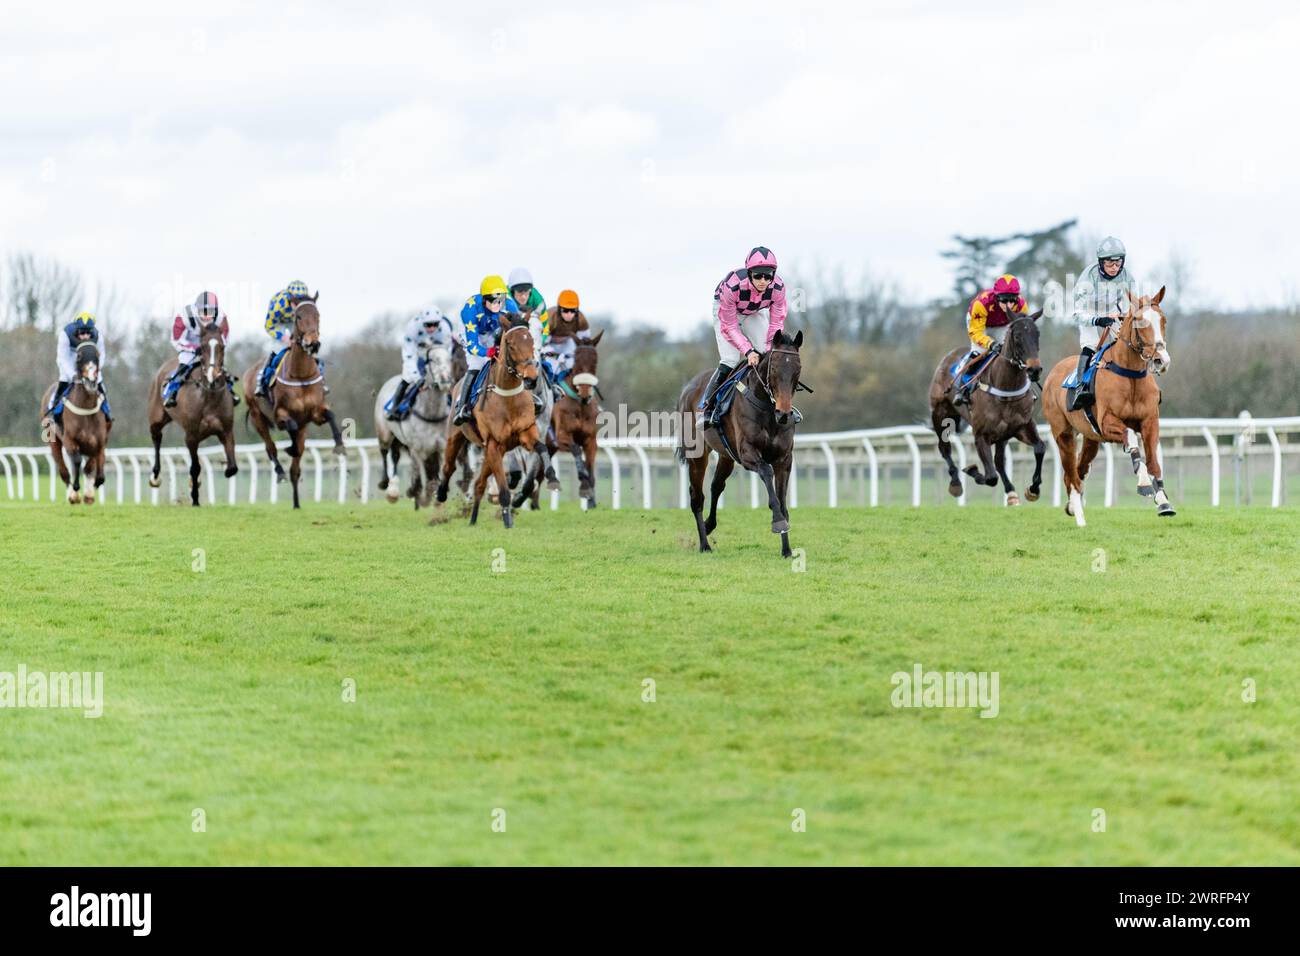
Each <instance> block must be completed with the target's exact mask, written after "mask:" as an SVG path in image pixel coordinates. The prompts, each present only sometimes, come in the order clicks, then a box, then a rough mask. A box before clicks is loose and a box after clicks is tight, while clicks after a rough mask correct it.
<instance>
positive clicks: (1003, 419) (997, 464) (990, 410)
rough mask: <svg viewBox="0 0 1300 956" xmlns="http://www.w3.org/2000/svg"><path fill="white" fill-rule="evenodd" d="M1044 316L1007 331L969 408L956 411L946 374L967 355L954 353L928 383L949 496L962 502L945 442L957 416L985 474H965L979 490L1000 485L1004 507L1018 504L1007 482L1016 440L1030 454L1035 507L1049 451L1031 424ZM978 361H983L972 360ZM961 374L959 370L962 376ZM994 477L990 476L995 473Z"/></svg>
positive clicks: (958, 478)
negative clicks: (1029, 448)
mask: <svg viewBox="0 0 1300 956" xmlns="http://www.w3.org/2000/svg"><path fill="white" fill-rule="evenodd" d="M1042 314H1043V310H1042V309H1039V310H1038V311H1037V312H1035V313H1033V314H1032V315H1026V316H1022V317H1021V318H1018V319H1016V320H1015V321H1014V322H1012V323H1011V324H1010V325H1009V326H1008V327H1007V334H1006V338H1005V340H1004V341H1003V344H1002V348H1001V349H1000V350H999V352H998V354H997V355H996V356H995V357H994V359H993V360H992V361H991V362H990V363H989V364H988V365H986V366H985V367H984V369H983V370H982V371H981V372H980V375H979V378H978V379H977V381H976V384H975V385H974V386H973V387H972V391H971V400H970V404H969V405H954V404H953V402H952V399H953V388H954V383H953V379H952V373H951V371H950V369H951V368H952V367H953V365H954V364H955V363H957V362H958V361H959V360H960V359H961V358H962V357H964V356H965V355H966V354H967V350H966V349H961V348H959V349H953V350H952V351H951V352H949V353H948V354H947V355H945V356H944V357H943V361H942V362H940V363H939V367H938V368H937V369H935V370H934V377H933V378H931V379H930V422H931V427H932V428H933V429H934V433H935V435H936V436H938V439H939V454H940V455H942V456H943V460H944V461H945V462H947V464H948V494H950V495H952V496H953V497H954V498H959V497H961V493H962V487H961V475H960V473H959V472H958V471H957V466H956V465H955V464H953V460H952V445H951V443H950V442H949V438H950V437H951V436H952V434H953V430H954V428H955V427H956V426H957V424H958V420H959V418H958V417H959V416H960V418H961V419H964V420H965V421H966V422H968V423H969V424H970V426H971V430H972V432H973V433H974V437H975V450H976V452H978V453H979V456H980V464H981V465H983V468H984V470H983V471H980V469H979V467H978V466H976V465H974V464H972V465H969V466H968V467H967V468H966V474H968V475H970V476H971V477H972V478H974V479H975V481H976V483H978V484H981V485H990V486H991V485H996V484H997V483H998V478H1001V479H1002V488H1003V491H1004V493H1005V495H1006V498H1005V500H1006V503H1007V504H1008V505H1018V504H1020V498H1019V496H1017V495H1016V489H1015V486H1014V485H1013V484H1012V483H1011V479H1010V478H1009V477H1008V476H1007V468H1006V452H1007V442H1009V441H1011V439H1013V438H1018V439H1020V441H1022V442H1024V443H1025V444H1026V445H1030V446H1032V447H1033V449H1034V476H1033V478H1032V479H1031V480H1030V483H1029V488H1028V489H1027V490H1026V491H1025V497H1026V498H1028V499H1029V500H1030V501H1037V500H1038V494H1039V490H1040V488H1041V487H1042V481H1043V455H1044V453H1045V452H1046V451H1047V445H1046V444H1045V443H1044V442H1043V440H1042V439H1041V438H1039V437H1038V426H1037V425H1035V424H1034V401H1035V398H1036V396H1035V395H1034V389H1033V383H1034V382H1037V381H1038V379H1039V378H1040V377H1041V376H1042V374H1043V363H1042V361H1040V359H1039V358H1038V324H1037V323H1038V320H1039V318H1041V317H1042ZM976 361H981V359H976ZM964 371H965V369H963V372H964ZM995 468H996V469H997V474H994V469H995Z"/></svg>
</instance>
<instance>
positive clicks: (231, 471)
mask: <svg viewBox="0 0 1300 956" xmlns="http://www.w3.org/2000/svg"><path fill="white" fill-rule="evenodd" d="M237 474H239V466H238V465H231V466H230V467H229V468H227V469H226V470H225V476H226V477H227V478H234V477H235V475H237Z"/></svg>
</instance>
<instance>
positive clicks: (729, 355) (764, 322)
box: [713, 299, 771, 368]
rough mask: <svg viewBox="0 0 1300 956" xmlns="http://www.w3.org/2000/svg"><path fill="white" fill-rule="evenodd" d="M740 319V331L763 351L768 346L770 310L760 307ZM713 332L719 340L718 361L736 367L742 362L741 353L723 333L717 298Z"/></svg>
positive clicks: (714, 304)
mask: <svg viewBox="0 0 1300 956" xmlns="http://www.w3.org/2000/svg"><path fill="white" fill-rule="evenodd" d="M739 319H740V331H741V332H743V333H744V334H745V338H747V339H749V341H750V342H751V343H752V344H753V346H754V348H756V349H758V350H759V351H760V352H761V351H763V349H764V348H766V347H767V327H768V324H769V323H770V321H771V320H770V318H769V315H768V310H767V309H759V310H758V311H757V312H755V313H754V314H753V315H742V316H740V317H739ZM713 334H714V336H715V337H716V338H717V340H718V361H719V362H721V363H722V364H724V365H730V366H731V367H732V368H735V367H736V366H737V365H739V364H740V359H741V354H740V351H739V350H738V349H737V348H736V347H735V346H734V345H732V344H731V343H730V342H728V341H727V340H726V338H725V337H724V336H723V334H722V323H721V322H720V321H719V320H718V300H717V299H714V300H713Z"/></svg>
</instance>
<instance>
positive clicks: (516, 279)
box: [506, 266, 533, 292]
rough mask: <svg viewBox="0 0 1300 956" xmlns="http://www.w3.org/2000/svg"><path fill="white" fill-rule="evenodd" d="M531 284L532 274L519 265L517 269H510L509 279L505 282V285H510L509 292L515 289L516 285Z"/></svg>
mask: <svg viewBox="0 0 1300 956" xmlns="http://www.w3.org/2000/svg"><path fill="white" fill-rule="evenodd" d="M532 284H533V274H532V273H531V272H529V271H528V270H527V269H525V268H523V267H522V266H520V267H519V268H517V269H511V270H510V279H509V281H507V282H506V285H507V286H509V287H510V291H511V292H513V291H515V287H516V286H521V285H526V286H531V285H532Z"/></svg>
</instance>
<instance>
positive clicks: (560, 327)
mask: <svg viewBox="0 0 1300 956" xmlns="http://www.w3.org/2000/svg"><path fill="white" fill-rule="evenodd" d="M558 306H559V307H558V309H557V311H556V313H555V315H554V316H553V317H552V319H551V335H550V341H548V342H547V343H546V345H545V346H544V348H543V350H542V360H543V361H544V362H546V364H547V367H548V368H549V369H550V371H551V377H552V378H553V379H554V380H555V381H556V382H558V381H560V379H562V378H564V376H566V375H568V374H569V373H570V372H572V371H573V352H574V350H575V349H576V348H577V347H578V343H577V338H578V333H579V332H586V331H588V330H589V329H590V328H591V326H590V325H588V324H587V317H586V316H585V315H583V313H582V310H581V309H579V308H578V293H576V292H574V291H573V290H572V289H565V290H564V291H563V292H561V293H560V298H559V299H558Z"/></svg>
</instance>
